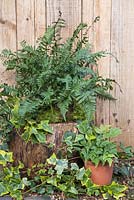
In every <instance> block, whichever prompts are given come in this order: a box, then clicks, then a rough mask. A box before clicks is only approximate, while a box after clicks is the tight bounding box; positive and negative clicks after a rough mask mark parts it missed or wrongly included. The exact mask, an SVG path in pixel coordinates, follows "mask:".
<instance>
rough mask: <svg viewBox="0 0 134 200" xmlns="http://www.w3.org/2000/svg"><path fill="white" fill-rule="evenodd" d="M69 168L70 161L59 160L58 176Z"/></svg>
mask: <svg viewBox="0 0 134 200" xmlns="http://www.w3.org/2000/svg"><path fill="white" fill-rule="evenodd" d="M67 168H68V160H66V159H62V160H60V159H59V160H57V163H56V167H55V170H56V171H57V174H59V175H60V174H62V172H63V171H64V169H67Z"/></svg>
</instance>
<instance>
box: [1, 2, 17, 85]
mask: <svg viewBox="0 0 134 200" xmlns="http://www.w3.org/2000/svg"><path fill="white" fill-rule="evenodd" d="M5 48H8V49H12V50H16V11H15V0H12V1H10V0H1V1H0V52H1V51H2V50H3V49H5ZM3 82H8V83H10V84H13V83H14V76H13V73H11V72H5V68H4V66H2V63H0V83H3Z"/></svg>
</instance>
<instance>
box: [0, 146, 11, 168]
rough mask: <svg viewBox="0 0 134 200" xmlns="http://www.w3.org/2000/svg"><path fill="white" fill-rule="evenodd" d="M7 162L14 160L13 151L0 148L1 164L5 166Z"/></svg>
mask: <svg viewBox="0 0 134 200" xmlns="http://www.w3.org/2000/svg"><path fill="white" fill-rule="evenodd" d="M7 162H13V153H12V152H6V151H4V150H0V164H1V165H3V166H5V165H6V164H7Z"/></svg>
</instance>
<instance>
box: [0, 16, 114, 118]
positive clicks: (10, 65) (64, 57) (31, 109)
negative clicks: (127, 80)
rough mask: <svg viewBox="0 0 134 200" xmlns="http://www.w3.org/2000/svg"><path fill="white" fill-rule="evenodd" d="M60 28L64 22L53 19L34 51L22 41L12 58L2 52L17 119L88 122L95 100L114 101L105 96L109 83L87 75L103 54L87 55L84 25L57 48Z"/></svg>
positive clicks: (94, 107) (89, 49)
mask: <svg viewBox="0 0 134 200" xmlns="http://www.w3.org/2000/svg"><path fill="white" fill-rule="evenodd" d="M64 26H65V22H64V20H63V19H58V21H57V22H56V23H54V24H53V25H52V26H51V27H48V28H47V31H46V32H45V34H44V35H43V37H41V38H39V39H38V41H37V43H36V45H35V46H34V47H32V46H30V45H29V44H27V43H26V42H25V41H23V42H22V43H21V47H22V48H21V49H20V50H18V51H17V52H15V53H14V52H12V51H10V50H4V51H3V52H2V54H1V56H2V58H3V60H4V65H5V66H6V67H7V70H15V71H16V83H17V84H16V86H15V89H16V91H17V94H16V96H17V99H18V98H19V99H20V100H19V101H20V102H19V108H18V109H19V112H18V113H19V115H20V116H19V118H23V119H25V120H26V119H28V120H29V118H30V119H31V118H32V119H34V120H36V121H40V120H42V119H43V120H44V119H46V120H47V119H49V120H50V122H58V121H63V120H67V121H72V120H77V119H84V118H87V119H88V120H92V119H93V115H94V112H95V109H96V98H97V96H99V97H101V98H104V99H113V97H112V96H111V95H110V94H109V93H108V90H109V89H111V88H112V82H113V81H112V80H111V79H104V78H102V77H101V76H99V74H98V72H97V71H94V70H93V69H92V67H93V65H97V62H98V60H99V59H100V58H101V57H104V56H105V55H106V52H105V51H100V52H96V53H93V52H91V45H90V44H89V41H88V37H87V31H88V26H87V24H83V23H81V24H80V25H79V26H78V27H77V28H76V30H75V31H74V33H73V35H72V37H70V38H68V39H67V40H66V41H65V42H64V43H62V38H61V36H60V33H61V29H62V28H64ZM80 35H81V36H80ZM17 101H18V100H17ZM22 110H23V112H22ZM31 114H32V115H31Z"/></svg>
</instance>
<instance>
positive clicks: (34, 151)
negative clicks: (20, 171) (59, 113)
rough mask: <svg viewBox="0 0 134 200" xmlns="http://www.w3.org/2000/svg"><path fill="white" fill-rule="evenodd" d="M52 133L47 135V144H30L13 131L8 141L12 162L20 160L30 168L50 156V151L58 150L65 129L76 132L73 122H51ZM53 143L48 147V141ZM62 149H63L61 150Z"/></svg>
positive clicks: (15, 162) (16, 162)
mask: <svg viewBox="0 0 134 200" xmlns="http://www.w3.org/2000/svg"><path fill="white" fill-rule="evenodd" d="M51 127H52V129H53V135H49V136H48V137H47V142H48V143H47V145H43V144H32V143H31V142H28V143H26V142H24V141H23V140H22V138H21V137H20V136H19V135H17V134H16V133H14V138H13V139H12V141H11V142H10V150H11V151H12V152H13V156H14V164H16V165H17V164H18V163H19V161H21V162H22V163H23V164H24V166H25V167H28V168H31V167H32V166H33V165H35V164H39V163H42V162H43V163H44V162H45V161H46V159H47V158H48V157H49V156H51V154H52V152H57V151H58V150H60V149H59V148H60V147H61V143H62V142H61V141H62V139H63V135H64V133H65V132H66V131H73V132H75V133H76V132H77V129H76V124H75V123H57V124H51ZM50 142H51V143H53V144H54V147H53V148H51V149H50V148H48V144H49V143H50ZM62 151H63V150H62Z"/></svg>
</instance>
